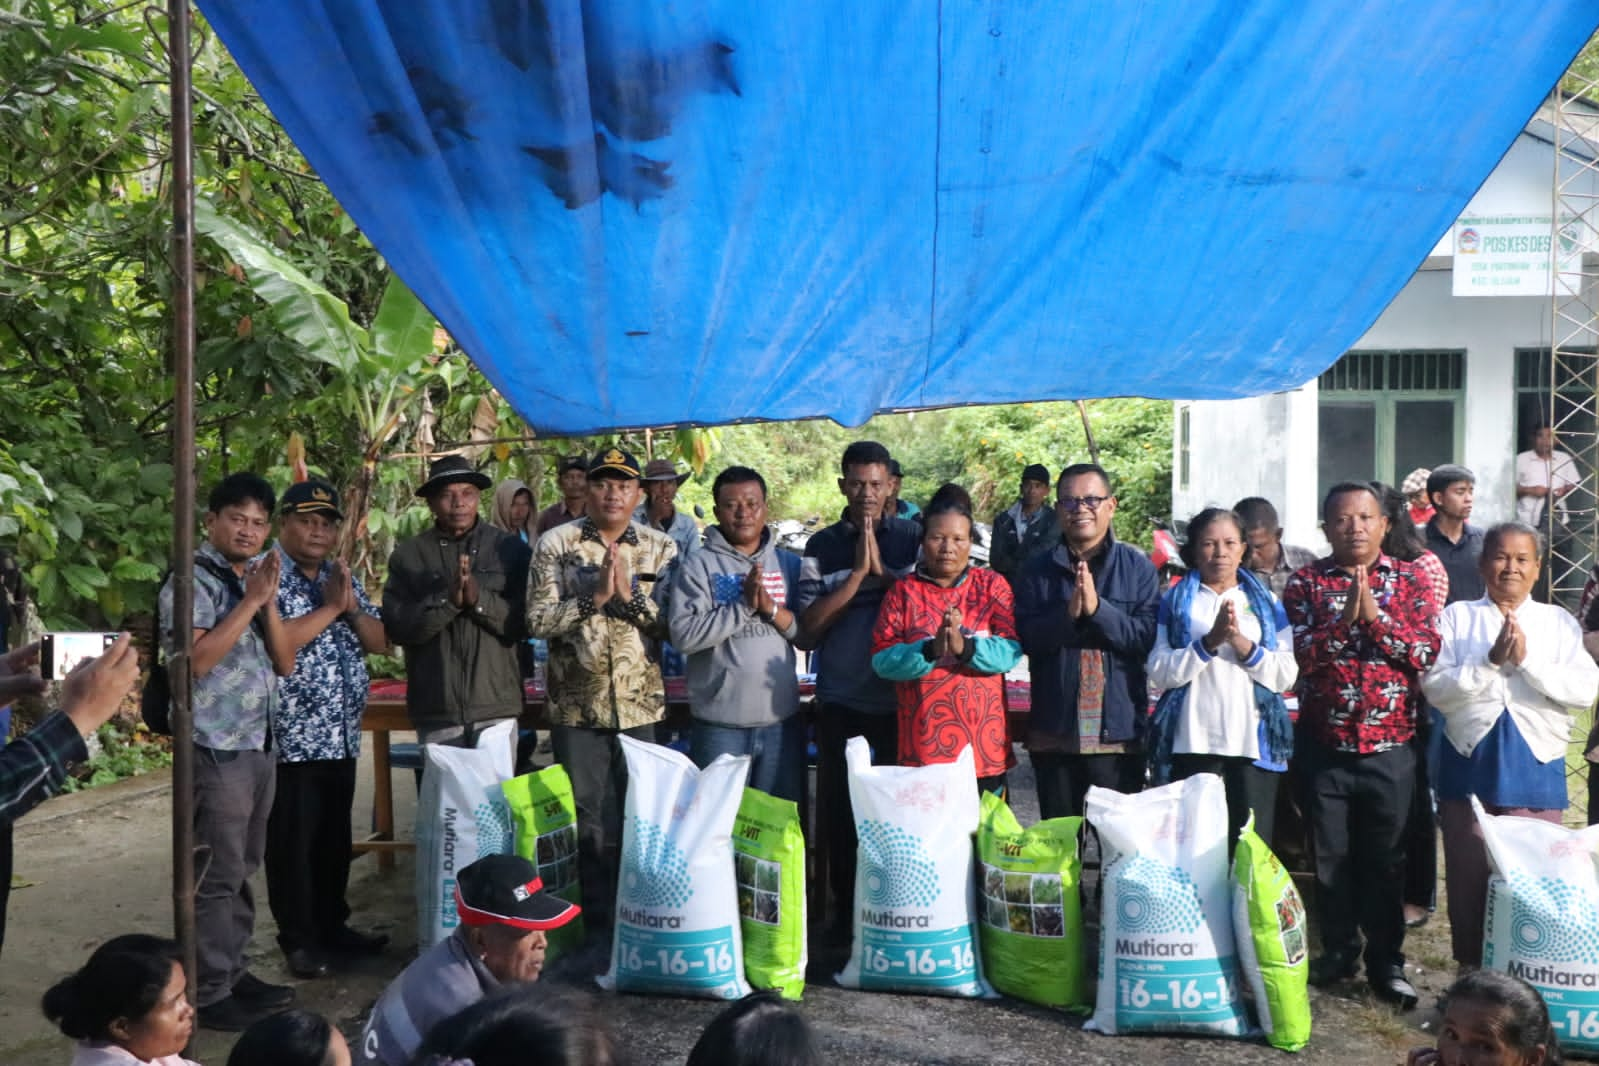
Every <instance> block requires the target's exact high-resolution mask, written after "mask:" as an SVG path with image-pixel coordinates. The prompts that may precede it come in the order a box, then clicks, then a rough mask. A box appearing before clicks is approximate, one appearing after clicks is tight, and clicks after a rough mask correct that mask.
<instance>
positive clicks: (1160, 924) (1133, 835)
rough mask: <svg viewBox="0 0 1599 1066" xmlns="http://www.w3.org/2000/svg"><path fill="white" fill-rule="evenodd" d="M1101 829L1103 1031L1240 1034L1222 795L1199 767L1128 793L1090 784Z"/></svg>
mask: <svg viewBox="0 0 1599 1066" xmlns="http://www.w3.org/2000/svg"><path fill="white" fill-rule="evenodd" d="M1085 812H1086V814H1087V817H1088V824H1089V825H1091V826H1093V827H1094V829H1095V830H1097V831H1098V833H1099V844H1100V851H1101V854H1102V857H1103V860H1104V864H1105V865H1104V867H1103V870H1102V873H1101V875H1100V876H1101V880H1100V899H1101V900H1102V904H1101V912H1100V932H1099V992H1098V996H1097V998H1096V1003H1095V1007H1094V1016H1093V1017H1092V1018H1090V1019H1089V1020H1088V1024H1087V1025H1086V1026H1084V1028H1087V1029H1094V1030H1097V1031H1099V1032H1101V1033H1112V1034H1114V1033H1137V1032H1145V1033H1148V1032H1168V1033H1209V1034H1211V1035H1213V1036H1242V1035H1243V1034H1245V1033H1247V1032H1249V1023H1248V1020H1247V1019H1246V1018H1245V1016H1244V1012H1243V1008H1242V1007H1241V1005H1240V1004H1239V1002H1238V958H1237V955H1236V951H1237V948H1236V947H1235V946H1234V943H1233V917H1232V902H1231V894H1230V893H1229V892H1228V888H1229V887H1230V886H1229V880H1228V877H1227V796H1226V793H1225V791H1224V790H1223V788H1222V783H1221V778H1219V777H1217V776H1216V775H1215V774H1198V775H1196V776H1194V777H1190V778H1188V779H1187V780H1184V781H1176V782H1173V783H1172V784H1169V785H1162V786H1161V787H1160V788H1152V789H1150V790H1149V791H1148V792H1141V793H1139V794H1138V795H1136V796H1127V795H1123V794H1122V793H1120V792H1115V791H1112V790H1111V789H1108V788H1099V787H1097V786H1096V787H1094V788H1090V789H1089V790H1088V799H1087V802H1086V805H1085Z"/></svg>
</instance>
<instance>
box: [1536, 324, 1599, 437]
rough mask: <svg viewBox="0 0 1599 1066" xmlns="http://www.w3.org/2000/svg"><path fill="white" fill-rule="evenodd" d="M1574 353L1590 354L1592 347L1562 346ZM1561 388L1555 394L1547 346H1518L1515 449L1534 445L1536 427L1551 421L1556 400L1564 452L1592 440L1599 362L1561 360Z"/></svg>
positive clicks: (1556, 427) (1556, 424) (1555, 420)
mask: <svg viewBox="0 0 1599 1066" xmlns="http://www.w3.org/2000/svg"><path fill="white" fill-rule="evenodd" d="M1562 350H1563V351H1566V350H1569V351H1572V352H1573V354H1576V355H1583V354H1589V355H1591V354H1592V352H1593V349H1591V348H1590V349H1582V348H1577V349H1562ZM1562 364H1563V365H1562V368H1561V369H1562V371H1563V372H1562V374H1561V381H1560V389H1559V391H1558V392H1556V393H1555V394H1554V395H1553V396H1552V397H1551V395H1550V388H1549V379H1550V376H1551V374H1552V372H1553V370H1554V365H1553V361H1552V360H1551V359H1550V358H1549V349H1548V348H1517V349H1516V449H1517V450H1518V451H1526V450H1527V449H1528V448H1531V447H1532V433H1533V430H1535V429H1537V428H1538V427H1539V426H1546V425H1549V424H1550V421H1549V414H1550V404H1551V400H1553V405H1554V406H1553V410H1554V423H1553V425H1554V426H1555V433H1556V435H1557V436H1558V435H1564V436H1566V437H1567V438H1574V440H1573V439H1568V440H1567V442H1566V443H1565V444H1564V446H1563V447H1562V448H1561V450H1562V451H1567V452H1569V451H1572V450H1573V445H1574V444H1578V443H1580V442H1582V441H1589V440H1592V439H1593V437H1594V433H1595V431H1596V429H1599V427H1596V425H1595V419H1594V396H1595V395H1596V392H1599V389H1596V385H1599V362H1594V361H1591V360H1587V359H1570V360H1562Z"/></svg>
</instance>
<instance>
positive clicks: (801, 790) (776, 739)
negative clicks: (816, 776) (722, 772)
mask: <svg viewBox="0 0 1599 1066" xmlns="http://www.w3.org/2000/svg"><path fill="white" fill-rule="evenodd" d="M718 755H748V756H749V757H750V777H749V787H750V788H753V789H755V790H757V791H759V792H765V793H767V794H768V795H772V796H776V797H777V798H778V799H786V800H792V801H794V802H795V803H797V804H799V805H800V809H801V810H802V811H803V810H804V799H805V722H804V721H803V720H802V719H801V718H800V716H799V715H797V714H791V715H789V716H788V717H787V718H785V719H783V720H782V721H781V722H777V723H774V724H773V725H765V726H749V727H740V726H735V725H716V724H715V723H713V722H701V721H695V722H694V725H693V728H692V729H690V731H689V757H690V758H692V759H693V760H694V765H695V766H698V767H699V768H700V769H702V770H703V769H704V768H705V767H707V766H709V765H710V764H711V761H712V760H713V759H715V758H716V757H717V756H718Z"/></svg>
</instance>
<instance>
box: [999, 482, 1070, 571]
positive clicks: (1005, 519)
mask: <svg viewBox="0 0 1599 1066" xmlns="http://www.w3.org/2000/svg"><path fill="white" fill-rule="evenodd" d="M1049 482H1050V477H1049V470H1048V468H1046V467H1045V466H1044V464H1042V463H1033V464H1032V465H1031V466H1028V467H1025V468H1024V469H1023V470H1022V491H1021V495H1020V496H1019V497H1018V498H1017V500H1016V502H1015V503H1014V504H1012V505H1011V506H1010V508H1009V509H1008V510H1005V511H1001V512H1000V513H999V515H998V516H997V517H996V518H995V519H994V542H993V544H991V545H989V549H988V565H989V566H990V567H992V568H993V569H994V572H995V573H997V574H1003V575H1005V577H1007V578H1010V577H1014V576H1015V575H1016V572H1017V571H1019V570H1020V569H1021V568H1022V564H1023V563H1025V562H1026V561H1027V560H1029V559H1031V558H1032V557H1033V556H1035V555H1042V554H1044V553H1047V552H1050V551H1053V550H1054V549H1055V545H1056V544H1059V543H1060V522H1059V521H1057V520H1056V518H1055V509H1054V508H1053V507H1050V506H1048V504H1049Z"/></svg>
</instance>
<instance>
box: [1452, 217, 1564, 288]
mask: <svg viewBox="0 0 1599 1066" xmlns="http://www.w3.org/2000/svg"><path fill="white" fill-rule="evenodd" d="M1553 230H1554V225H1553V218H1552V216H1550V215H1462V216H1461V217H1460V218H1458V219H1457V220H1456V221H1455V255H1454V294H1455V295H1456V296H1550V295H1553V291H1554V290H1553V287H1552V286H1553V284H1554V256H1553V255H1552V254H1551V248H1552V246H1553V244H1554V241H1553Z"/></svg>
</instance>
